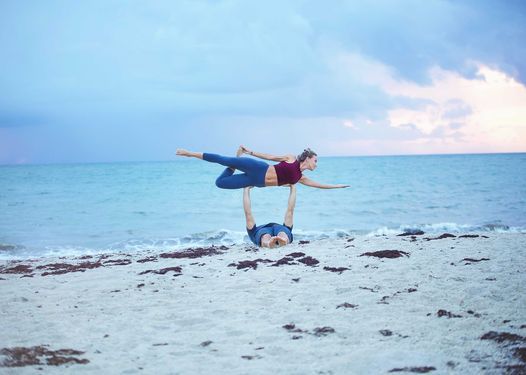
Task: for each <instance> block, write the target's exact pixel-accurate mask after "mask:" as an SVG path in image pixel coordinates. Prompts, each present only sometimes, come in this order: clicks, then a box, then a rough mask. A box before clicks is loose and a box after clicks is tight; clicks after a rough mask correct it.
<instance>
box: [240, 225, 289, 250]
mask: <svg viewBox="0 0 526 375" xmlns="http://www.w3.org/2000/svg"><path fill="white" fill-rule="evenodd" d="M279 232H285V234H286V235H287V237H288V238H289V243H292V241H293V240H294V237H293V236H292V227H288V226H286V225H285V224H283V225H281V224H278V223H268V224H265V225H260V226H256V225H254V226H253V227H252V229H248V228H247V233H248V237H249V238H250V240H251V241H252V242H253V243H254V244H255V245H257V246H261V237H263V235H265V234H270V235H271V236H277V235H278V233H279Z"/></svg>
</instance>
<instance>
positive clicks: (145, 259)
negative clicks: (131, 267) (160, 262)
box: [137, 256, 157, 263]
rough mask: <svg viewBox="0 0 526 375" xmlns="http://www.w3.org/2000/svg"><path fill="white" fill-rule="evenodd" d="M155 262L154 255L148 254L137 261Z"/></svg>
mask: <svg viewBox="0 0 526 375" xmlns="http://www.w3.org/2000/svg"><path fill="white" fill-rule="evenodd" d="M147 262H157V257H156V256H149V257H146V258H143V259H139V260H138V261H137V263H147Z"/></svg>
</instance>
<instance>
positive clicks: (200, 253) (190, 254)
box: [159, 246, 228, 259]
mask: <svg viewBox="0 0 526 375" xmlns="http://www.w3.org/2000/svg"><path fill="white" fill-rule="evenodd" d="M224 250H228V247H226V246H219V247H216V246H210V247H198V248H195V249H186V250H185V251H174V252H171V253H162V254H161V255H159V256H160V257H161V258H176V259H182V258H189V259H194V258H201V257H204V256H211V255H221V254H224Z"/></svg>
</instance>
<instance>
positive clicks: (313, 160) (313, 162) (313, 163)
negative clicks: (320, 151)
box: [307, 155, 318, 171]
mask: <svg viewBox="0 0 526 375" xmlns="http://www.w3.org/2000/svg"><path fill="white" fill-rule="evenodd" d="M317 166H318V157H317V156H316V155H313V156H311V157H310V158H307V169H308V170H311V171H313V170H315V169H316V167H317Z"/></svg>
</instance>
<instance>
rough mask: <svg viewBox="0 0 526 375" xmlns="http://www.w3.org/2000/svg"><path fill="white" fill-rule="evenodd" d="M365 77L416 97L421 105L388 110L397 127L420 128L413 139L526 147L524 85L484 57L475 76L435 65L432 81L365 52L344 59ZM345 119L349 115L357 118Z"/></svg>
mask: <svg viewBox="0 0 526 375" xmlns="http://www.w3.org/2000/svg"><path fill="white" fill-rule="evenodd" d="M343 61H344V62H345V63H347V64H349V66H347V70H349V71H352V72H355V73H354V74H358V75H359V76H361V77H362V78H363V79H364V81H368V82H371V83H372V84H374V85H377V86H378V87H381V88H382V90H383V91H384V92H385V93H387V94H389V95H390V96H392V97H402V98H406V99H408V100H418V101H420V102H421V103H423V104H421V105H419V106H415V105H411V106H403V105H399V104H398V103H395V105H394V106H393V107H392V108H390V109H389V110H388V111H387V118H386V120H387V122H388V124H389V125H390V126H391V127H393V128H398V129H401V130H407V129H408V128H413V129H417V130H418V131H419V132H420V133H421V136H420V137H418V138H417V139H415V140H413V141H412V142H413V144H424V143H429V142H433V139H434V138H440V139H441V141H440V144H444V143H447V144H448V147H449V146H452V145H456V146H457V147H458V148H460V147H461V146H462V145H467V143H470V144H471V145H477V146H478V147H479V148H480V149H483V148H484V147H487V148H489V149H491V150H495V151H505V150H508V151H523V150H524V149H525V148H526V87H525V86H524V85H522V84H521V83H519V82H518V81H516V80H515V79H514V78H512V77H510V76H508V75H507V74H506V73H504V72H502V71H499V70H496V69H494V68H491V67H488V66H486V65H484V64H482V63H478V62H471V64H473V65H474V66H476V69H477V70H476V71H477V73H476V76H475V77H473V78H466V77H463V76H462V75H460V74H459V73H458V72H453V71H448V70H444V69H442V68H440V67H433V68H431V69H430V70H429V76H430V83H429V84H418V83H415V82H411V81H406V80H404V79H401V78H399V77H396V76H395V74H394V72H393V71H392V70H391V69H389V67H386V66H384V65H383V64H381V63H379V62H376V61H372V60H371V61H367V60H366V59H365V58H364V57H363V56H358V55H352V54H351V55H349V56H347V57H345V58H344V59H343ZM353 120H354V119H351V120H346V121H353Z"/></svg>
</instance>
